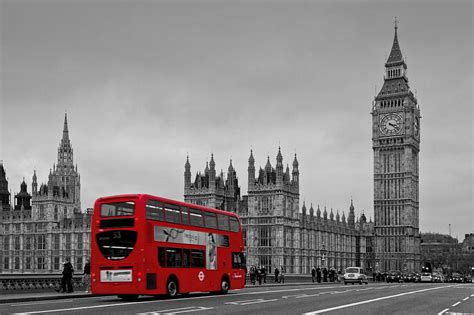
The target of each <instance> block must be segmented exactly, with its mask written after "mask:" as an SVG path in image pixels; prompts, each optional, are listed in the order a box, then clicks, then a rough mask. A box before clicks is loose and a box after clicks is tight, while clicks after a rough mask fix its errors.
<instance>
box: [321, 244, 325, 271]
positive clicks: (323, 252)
mask: <svg viewBox="0 0 474 315" xmlns="http://www.w3.org/2000/svg"><path fill="white" fill-rule="evenodd" d="M321 256H322V258H321V261H322V262H323V268H324V267H325V266H326V265H325V261H326V245H324V244H323V245H322V249H321Z"/></svg>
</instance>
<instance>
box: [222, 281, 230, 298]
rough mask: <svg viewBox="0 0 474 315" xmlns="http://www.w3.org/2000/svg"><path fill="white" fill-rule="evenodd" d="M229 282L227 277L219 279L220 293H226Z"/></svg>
mask: <svg viewBox="0 0 474 315" xmlns="http://www.w3.org/2000/svg"><path fill="white" fill-rule="evenodd" d="M229 288H230V284H229V280H227V278H223V279H222V281H221V294H227V292H229Z"/></svg>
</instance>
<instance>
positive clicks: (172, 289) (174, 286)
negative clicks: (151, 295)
mask: <svg viewBox="0 0 474 315" xmlns="http://www.w3.org/2000/svg"><path fill="white" fill-rule="evenodd" d="M166 294H167V295H168V296H169V297H170V298H174V297H176V296H177V295H178V283H177V281H176V280H175V279H170V280H168V283H167V284H166Z"/></svg>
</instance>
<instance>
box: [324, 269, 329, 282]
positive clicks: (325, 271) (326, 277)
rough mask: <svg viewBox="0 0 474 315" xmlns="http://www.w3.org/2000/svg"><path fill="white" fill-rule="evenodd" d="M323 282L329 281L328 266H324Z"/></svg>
mask: <svg viewBox="0 0 474 315" xmlns="http://www.w3.org/2000/svg"><path fill="white" fill-rule="evenodd" d="M323 282H328V270H327V269H326V267H324V268H323Z"/></svg>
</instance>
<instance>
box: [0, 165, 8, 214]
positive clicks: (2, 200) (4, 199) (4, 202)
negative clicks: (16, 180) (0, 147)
mask: <svg viewBox="0 0 474 315" xmlns="http://www.w3.org/2000/svg"><path fill="white" fill-rule="evenodd" d="M0 210H10V192H9V191H8V180H7V174H6V172H5V169H4V168H3V161H1V160H0Z"/></svg>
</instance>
